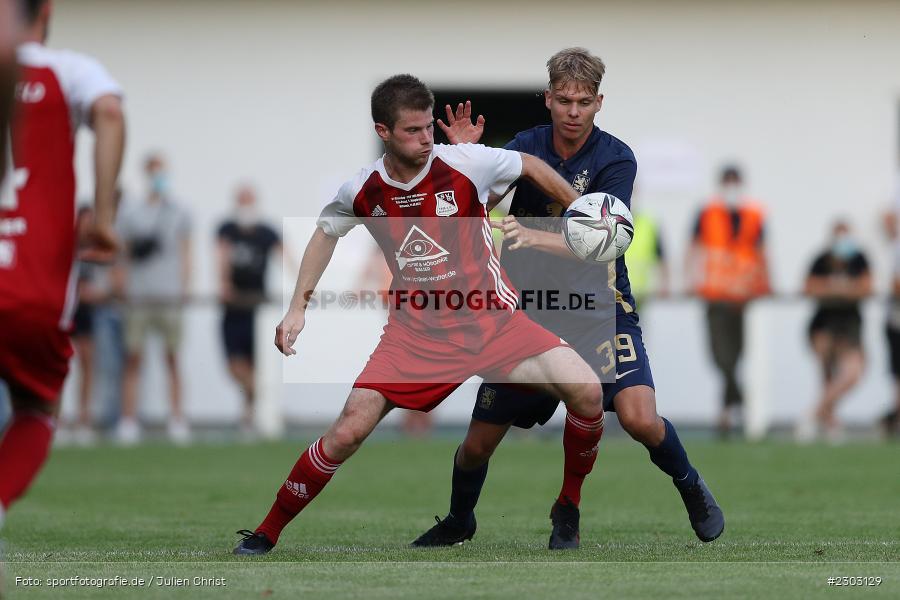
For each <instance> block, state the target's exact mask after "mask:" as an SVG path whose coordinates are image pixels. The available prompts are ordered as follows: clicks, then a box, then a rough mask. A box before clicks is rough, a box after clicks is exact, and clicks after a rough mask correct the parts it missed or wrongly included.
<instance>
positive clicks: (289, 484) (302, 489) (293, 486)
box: [284, 481, 309, 498]
mask: <svg viewBox="0 0 900 600" xmlns="http://www.w3.org/2000/svg"><path fill="white" fill-rule="evenodd" d="M284 487H286V488H287V489H288V491H289V492H291V493H292V494H293V495H295V496H297V497H299V498H309V493H308V492H307V491H306V484H305V483H297V482H295V481H285V482H284Z"/></svg>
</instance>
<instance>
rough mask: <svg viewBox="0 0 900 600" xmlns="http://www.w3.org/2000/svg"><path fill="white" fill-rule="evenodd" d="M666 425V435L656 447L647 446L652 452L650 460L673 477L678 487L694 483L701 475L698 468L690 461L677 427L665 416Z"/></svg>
mask: <svg viewBox="0 0 900 600" xmlns="http://www.w3.org/2000/svg"><path fill="white" fill-rule="evenodd" d="M663 423H665V425H666V435H665V437H664V438H663V441H662V442H660V444H659V446H657V447H656V448H651V447H650V446H647V451H648V452H650V460H651V461H653V464H654V465H656V466H657V467H659V469H660V470H661V471H662V472H663V473H665V474H666V475H668V476H669V477H671V478H672V479H673V480H674V481H675V485H677V486H678V487H682V486H688V485H694V484H695V483H697V479H698V478H699V477H700V476H699V474H698V473H697V470H696V469H695V468H694V467H692V466H691V463H690V462H688V457H687V452H685V451H684V446H682V445H681V440H679V439H678V434H677V433H675V428H674V427H673V426H672V424H671V423H669V421H668V419H665V418H663Z"/></svg>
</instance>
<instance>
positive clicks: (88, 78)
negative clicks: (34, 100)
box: [59, 51, 122, 126]
mask: <svg viewBox="0 0 900 600" xmlns="http://www.w3.org/2000/svg"><path fill="white" fill-rule="evenodd" d="M60 62H61V64H60V69H59V71H60V72H59V78H60V83H61V84H62V87H63V93H64V94H65V95H66V100H67V101H68V103H69V108H70V109H71V111H72V117H73V121H74V123H75V124H76V126H78V125H87V124H88V121H89V120H90V116H91V107H92V106H93V105H94V102H96V101H97V99H98V98H100V97H101V96H106V95H113V96H119V97H121V96H122V87H121V86H120V85H119V84H118V82H117V81H116V80H115V79H113V78H112V75H110V74H109V71H107V70H106V68H105V67H104V66H103V65H101V64H100V62H99V61H97V60H96V59H94V58H91V57H90V56H85V55H84V54H79V53H77V52H71V51H64V53H63V54H62V56H61V57H60Z"/></svg>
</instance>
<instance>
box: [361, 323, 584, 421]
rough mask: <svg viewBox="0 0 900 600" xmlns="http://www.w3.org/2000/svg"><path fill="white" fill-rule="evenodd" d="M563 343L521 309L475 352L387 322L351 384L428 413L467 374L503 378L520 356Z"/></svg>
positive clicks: (465, 378)
mask: <svg viewBox="0 0 900 600" xmlns="http://www.w3.org/2000/svg"><path fill="white" fill-rule="evenodd" d="M565 345H566V343H565V342H564V341H563V340H561V339H560V337H559V336H558V335H556V334H554V333H551V332H549V331H547V330H546V329H544V328H543V327H541V326H540V325H538V324H537V323H535V322H534V321H532V320H531V319H529V318H528V317H527V316H526V315H525V313H523V312H521V311H516V313H515V314H514V315H513V316H512V317H511V318H510V319H509V320H508V321H507V322H506V323H505V324H504V325H503V327H501V328H500V331H498V332H497V333H496V335H494V336H493V337H492V338H491V339H490V340H489V341H488V342H487V343H486V344H485V345H484V347H483V348H482V350H481V352H478V353H473V352H468V351H466V350H465V349H464V348H458V347H455V346H452V345H450V344H448V343H447V342H444V341H440V340H434V339H431V338H429V337H426V336H423V335H420V334H417V333H415V332H413V331H411V330H410V329H408V328H407V327H404V326H403V325H398V324H396V323H388V325H387V326H386V327H385V328H384V333H383V334H382V336H381V341H380V342H379V343H378V346H377V347H376V348H375V351H374V352H373V353H372V355H371V356H370V357H369V362H368V363H366V366H365V367H364V368H363V370H362V373H360V374H359V377H358V378H357V379H356V382H355V383H354V384H353V387H355V388H366V389H370V390H375V391H377V392H380V393H381V394H382V395H384V397H385V398H387V399H388V400H389V401H390V402H392V403H394V404H396V405H397V406H400V407H403V408H409V409H412V410H421V411H425V412H428V411H430V410H431V409H432V408H434V407H435V406H437V405H438V404H440V403H441V402H442V401H443V400H444V398H446V397H447V396H449V395H450V394H451V393H453V390H455V389H456V388H458V387H459V386H460V384H462V383H463V382H464V381H465V380H467V379H468V378H469V377H472V376H473V375H485V374H490V375H497V376H499V377H506V376H508V375H509V373H510V372H511V371H512V370H513V369H514V368H515V367H516V366H517V365H518V364H519V363H520V362H522V361H523V360H525V359H526V358H529V357H531V356H537V355H538V354H543V353H544V352H546V351H548V350H552V349H553V348H557V347H559V346H565ZM440 382H443V383H440Z"/></svg>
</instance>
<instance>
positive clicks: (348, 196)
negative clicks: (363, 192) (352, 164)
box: [316, 181, 362, 237]
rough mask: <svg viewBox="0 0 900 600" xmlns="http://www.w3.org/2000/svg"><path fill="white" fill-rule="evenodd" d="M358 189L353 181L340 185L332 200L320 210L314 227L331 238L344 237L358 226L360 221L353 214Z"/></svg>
mask: <svg viewBox="0 0 900 600" xmlns="http://www.w3.org/2000/svg"><path fill="white" fill-rule="evenodd" d="M359 189H360V186H359V185H358V184H357V183H356V182H355V181H348V182H346V183H345V184H344V185H342V186H341V189H339V190H338V193H337V195H336V196H335V197H334V200H332V201H331V202H329V203H328V204H326V205H325V208H323V209H322V212H321V214H320V215H319V219H318V220H317V221H316V225H318V226H319V227H321V228H322V231H324V232H325V233H326V234H327V235H330V236H331V237H344V236H345V235H347V234H348V233H349V232H350V230H351V229H353V228H354V227H356V226H357V225H359V224H360V223H361V222H362V221H360V219H359V217H357V216H356V215H355V214H354V213H353V201H354V200H355V199H356V194H358V193H359Z"/></svg>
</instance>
